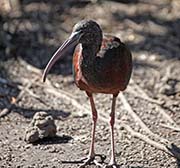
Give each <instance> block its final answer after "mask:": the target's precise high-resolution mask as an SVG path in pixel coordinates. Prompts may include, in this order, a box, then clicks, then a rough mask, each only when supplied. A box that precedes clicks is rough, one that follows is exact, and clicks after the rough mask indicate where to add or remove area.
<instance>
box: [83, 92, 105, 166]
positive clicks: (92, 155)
mask: <svg viewBox="0 0 180 168" xmlns="http://www.w3.org/2000/svg"><path fill="white" fill-rule="evenodd" d="M86 93H87V95H88V97H89V100H90V104H91V110H92V120H93V123H92V133H91V144H90V149H89V155H88V156H87V158H86V159H84V160H85V161H84V164H82V165H81V166H80V168H81V167H84V166H85V165H89V164H92V163H94V164H96V165H98V166H101V164H100V163H98V162H97V161H96V160H95V156H99V157H100V158H101V160H102V161H104V160H105V157H103V156H101V155H96V154H95V151H94V143H95V131H96V122H97V118H98V115H97V110H96V107H95V104H94V99H93V96H92V94H91V93H89V92H86Z"/></svg>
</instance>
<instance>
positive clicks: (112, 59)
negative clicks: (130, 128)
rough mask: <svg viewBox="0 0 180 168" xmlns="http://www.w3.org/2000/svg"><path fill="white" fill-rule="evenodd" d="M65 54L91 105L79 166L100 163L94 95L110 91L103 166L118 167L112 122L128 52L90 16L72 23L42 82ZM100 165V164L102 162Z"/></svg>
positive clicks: (129, 65) (127, 67)
mask: <svg viewBox="0 0 180 168" xmlns="http://www.w3.org/2000/svg"><path fill="white" fill-rule="evenodd" d="M68 53H73V54H72V57H73V59H72V70H73V76H74V81H75V84H76V85H77V87H78V88H79V89H80V90H82V91H85V92H86V94H87V96H88V98H89V101H90V106H91V113H92V133H91V143H90V149H89V154H88V156H87V157H86V159H85V160H83V164H82V165H80V167H85V166H86V165H90V164H96V165H98V166H100V165H101V164H100V163H98V162H97V160H96V159H95V157H96V153H95V147H94V144H95V131H96V123H97V119H98V112H97V110H96V107H95V102H94V97H93V96H94V94H97V93H101V94H111V95H112V105H111V112H110V119H109V125H110V135H111V158H110V161H109V164H107V165H106V167H118V165H117V162H116V157H115V144H114V124H115V106H116V99H117V96H118V94H119V93H120V92H122V91H124V90H125V89H126V88H127V86H128V83H129V80H130V77H131V73H132V54H131V51H130V49H129V48H128V47H127V45H126V44H124V43H123V42H121V40H120V38H118V37H116V36H113V35H110V34H105V33H103V32H102V29H101V27H100V25H99V24H98V23H97V22H96V21H94V20H92V19H84V20H81V21H79V22H78V23H76V24H75V25H74V27H73V30H72V33H71V35H70V36H69V38H68V39H67V40H65V42H64V43H63V44H62V45H61V46H60V47H59V48H58V50H57V51H56V52H55V53H54V55H53V56H52V58H51V59H50V61H49V62H48V64H47V66H46V68H45V70H44V72H43V76H42V78H43V82H45V80H46V77H47V74H48V73H49V71H50V70H51V68H52V67H53V65H54V64H55V63H56V62H57V61H58V60H59V59H60V58H62V57H64V56H66V55H67V54H68ZM100 167H103V166H102V165H101V166H100Z"/></svg>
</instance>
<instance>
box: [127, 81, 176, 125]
mask: <svg viewBox="0 0 180 168" xmlns="http://www.w3.org/2000/svg"><path fill="white" fill-rule="evenodd" d="M131 82H132V83H133V85H134V86H135V88H136V89H137V91H138V92H139V94H137V95H138V97H141V98H143V99H145V100H147V101H149V102H151V103H154V104H155V106H156V108H157V109H158V111H159V113H160V114H161V115H162V116H163V118H164V119H165V120H166V121H168V122H169V123H170V124H172V125H174V126H176V127H178V126H177V124H176V123H175V121H174V120H173V119H172V118H171V117H170V116H169V115H168V114H167V113H166V112H165V111H164V109H163V108H162V107H161V105H162V102H160V101H158V100H155V99H152V98H150V97H149V96H148V95H147V94H146V93H145V92H144V90H143V89H141V87H139V86H138V85H137V84H136V83H135V82H134V81H133V80H131Z"/></svg>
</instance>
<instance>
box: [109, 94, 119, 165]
mask: <svg viewBox="0 0 180 168" xmlns="http://www.w3.org/2000/svg"><path fill="white" fill-rule="evenodd" d="M117 95H118V94H114V95H113V100H112V107H111V113H110V130H111V160H110V162H109V166H110V167H116V160H115V152H114V123H115V106H116V98H117ZM109 166H107V167H109Z"/></svg>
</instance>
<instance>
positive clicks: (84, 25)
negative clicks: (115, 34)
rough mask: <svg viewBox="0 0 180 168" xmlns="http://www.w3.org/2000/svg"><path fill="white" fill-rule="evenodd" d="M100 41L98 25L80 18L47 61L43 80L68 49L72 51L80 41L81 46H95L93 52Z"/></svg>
mask: <svg viewBox="0 0 180 168" xmlns="http://www.w3.org/2000/svg"><path fill="white" fill-rule="evenodd" d="M101 42H102V30H101V28H100V26H99V25H98V24H97V23H96V22H95V21H93V20H82V21H80V22H78V23H77V24H76V25H75V26H74V27H73V31H72V33H71V35H70V37H69V38H68V39H67V40H66V41H65V42H64V43H63V44H62V45H61V46H60V47H59V48H58V50H57V51H56V52H55V53H54V55H53V56H52V58H51V59H50V61H49V62H48V64H47V66H46V68H45V70H44V73H43V82H45V80H46V76H47V74H48V72H49V71H50V69H51V68H52V66H53V65H54V64H55V63H56V61H57V60H58V59H59V58H61V57H63V56H65V55H67V53H69V51H74V49H75V47H76V46H77V45H78V44H79V43H81V44H82V46H83V47H88V46H89V47H90V46H95V47H94V48H95V50H97V51H95V52H98V50H99V49H100V46H101Z"/></svg>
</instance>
